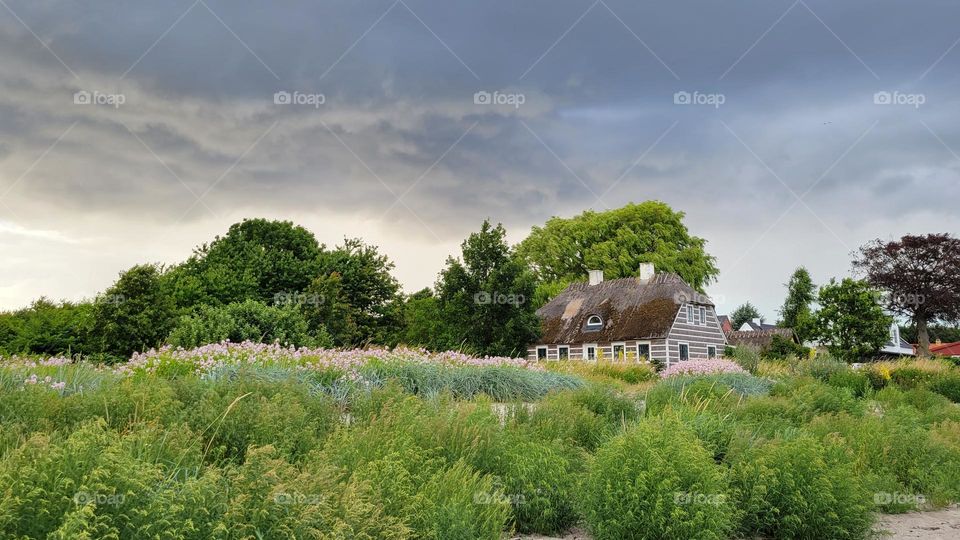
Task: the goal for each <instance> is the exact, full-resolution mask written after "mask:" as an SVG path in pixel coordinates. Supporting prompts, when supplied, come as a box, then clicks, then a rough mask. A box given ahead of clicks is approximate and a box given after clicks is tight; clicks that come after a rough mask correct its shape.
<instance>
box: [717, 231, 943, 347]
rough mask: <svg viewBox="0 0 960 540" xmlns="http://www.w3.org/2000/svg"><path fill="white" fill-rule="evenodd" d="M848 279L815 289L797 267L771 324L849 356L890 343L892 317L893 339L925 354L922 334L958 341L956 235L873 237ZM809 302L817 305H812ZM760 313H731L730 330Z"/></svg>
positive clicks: (747, 308)
mask: <svg viewBox="0 0 960 540" xmlns="http://www.w3.org/2000/svg"><path fill="white" fill-rule="evenodd" d="M852 269H853V274H854V277H848V278H844V279H842V280H840V281H837V280H836V279H831V280H830V282H829V283H826V284H824V285H823V286H821V287H819V288H818V287H817V286H816V284H814V282H813V280H812V279H811V277H810V272H809V271H808V270H807V269H806V268H805V267H803V266H801V267H799V268H797V269H796V270H795V271H794V273H793V275H792V276H791V277H790V280H789V281H788V282H787V284H786V288H787V296H786V299H785V300H784V303H783V306H782V307H781V308H780V310H779V314H780V318H779V320H778V321H777V325H778V326H782V327H785V328H792V329H793V330H794V332H795V333H796V334H797V337H798V338H799V339H800V340H801V342H804V341H817V342H819V343H821V344H822V345H824V346H825V347H826V348H827V349H828V350H829V351H830V352H831V354H833V355H834V356H836V357H838V358H844V359H847V360H849V361H855V360H861V359H864V358H870V357H872V356H874V355H876V354H877V352H878V351H879V350H880V349H881V348H882V347H883V346H884V344H885V343H886V342H887V341H888V340H890V326H891V324H893V323H894V322H895V321H897V320H898V319H900V320H905V321H906V322H907V323H908V324H906V325H903V326H901V327H900V328H901V337H902V338H903V339H906V340H907V341H909V342H911V343H916V344H917V348H918V351H917V352H918V354H920V355H924V356H925V355H929V354H930V335H931V333H933V334H934V335H935V336H936V337H938V338H941V339H944V341H960V329H958V328H956V327H954V326H950V325H951V324H956V323H957V322H958V321H960V239H956V238H953V237H952V236H950V235H949V234H943V233H937V234H927V235H905V236H903V237H901V238H900V239H899V240H887V241H884V240H879V239H878V240H873V241H871V242H868V243H867V244H865V245H864V246H862V247H861V248H860V249H859V250H858V251H857V253H856V255H855V258H854V259H853V262H852ZM814 305H817V306H819V308H818V309H814ZM756 318H760V312H759V311H758V310H757V308H756V307H754V306H753V305H752V304H750V303H749V302H747V303H746V304H743V305H741V306H739V307H738V308H737V309H736V310H735V311H734V312H733V313H732V314H731V324H732V325H733V326H734V329H737V328H739V327H740V326H741V325H742V324H743V323H744V322H746V321H748V320H751V319H756Z"/></svg>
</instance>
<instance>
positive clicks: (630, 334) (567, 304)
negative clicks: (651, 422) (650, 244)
mask: <svg viewBox="0 0 960 540" xmlns="http://www.w3.org/2000/svg"><path fill="white" fill-rule="evenodd" d="M537 315H539V316H540V318H541V321H542V328H543V333H542V337H541V338H540V341H539V342H538V343H535V344H532V345H530V346H529V348H528V349H527V355H528V358H529V359H530V360H565V359H570V358H573V359H583V360H587V361H596V360H597V359H598V358H607V359H646V360H647V361H654V362H658V363H662V364H663V365H665V366H669V365H671V364H675V363H677V362H680V361H684V360H689V359H691V358H715V357H717V356H720V355H721V354H722V353H723V348H724V346H726V344H727V340H726V338H725V337H724V334H723V331H722V330H721V329H720V323H719V321H718V320H717V315H716V311H715V308H714V304H713V301H711V300H710V298H709V297H707V296H706V295H704V294H702V293H700V292H697V291H696V290H695V289H693V288H692V287H690V286H689V285H687V284H686V283H685V282H684V281H683V279H681V278H680V276H678V275H676V274H671V273H656V272H655V270H654V267H653V265H652V264H646V263H645V264H643V265H641V268H640V276H639V277H629V278H622V279H614V280H609V281H604V279H603V272H602V271H599V270H591V271H590V281H589V282H587V283H574V284H571V285H570V286H569V287H567V288H566V289H565V290H564V291H563V292H562V293H560V294H559V295H558V296H557V297H556V298H554V299H553V300H551V301H550V302H548V303H547V304H546V305H544V306H543V307H541V308H540V309H539V310H537Z"/></svg>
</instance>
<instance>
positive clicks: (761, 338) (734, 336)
mask: <svg viewBox="0 0 960 540" xmlns="http://www.w3.org/2000/svg"><path fill="white" fill-rule="evenodd" d="M746 325H747V324H744V326H746ZM765 326H772V328H765V329H763V330H734V331H733V332H730V333H729V334H727V341H728V342H729V343H730V345H731V346H733V347H742V346H749V347H756V348H757V349H766V348H767V347H769V346H770V344H771V343H773V338H774V336H780V337H783V338H785V339H788V340H790V341H792V342H794V343H796V344H798V345H799V344H800V340H799V339H797V334H796V333H794V331H793V329H792V328H779V327H777V326H773V325H765Z"/></svg>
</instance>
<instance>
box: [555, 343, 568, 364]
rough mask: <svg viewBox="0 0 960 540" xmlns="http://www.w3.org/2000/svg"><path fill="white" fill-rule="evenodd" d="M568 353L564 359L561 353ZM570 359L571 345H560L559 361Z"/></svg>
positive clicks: (558, 348) (558, 347) (558, 350)
mask: <svg viewBox="0 0 960 540" xmlns="http://www.w3.org/2000/svg"><path fill="white" fill-rule="evenodd" d="M563 350H565V351H567V357H566V358H564V357H563V355H562V354H560V351H563ZM569 359H570V346H569V345H558V346H557V360H569Z"/></svg>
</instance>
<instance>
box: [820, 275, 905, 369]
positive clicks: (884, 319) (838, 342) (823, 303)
mask: <svg viewBox="0 0 960 540" xmlns="http://www.w3.org/2000/svg"><path fill="white" fill-rule="evenodd" d="M818 301H819V304H820V310H819V311H817V313H816V314H815V315H814V318H813V325H812V328H811V330H812V333H813V336H814V337H815V338H816V339H818V340H820V342H821V343H822V344H823V345H825V346H826V347H827V350H829V351H830V354H832V355H834V356H835V357H837V358H841V359H844V360H846V361H848V362H854V361H857V360H861V359H864V358H870V357H872V356H874V355H876V354H877V352H878V351H879V350H880V348H881V347H883V344H884V343H886V342H887V340H888V339H889V337H890V324H891V323H892V322H893V318H892V317H890V316H888V315H887V314H886V313H884V311H883V307H881V305H880V292H879V291H877V290H876V289H874V288H873V287H871V286H870V284H868V283H867V282H865V281H859V280H855V279H850V278H845V279H844V280H843V281H841V282H840V283H837V282H836V280H833V279H831V280H830V283H829V284H827V285H824V286H823V287H821V288H820V294H819V297H818Z"/></svg>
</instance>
